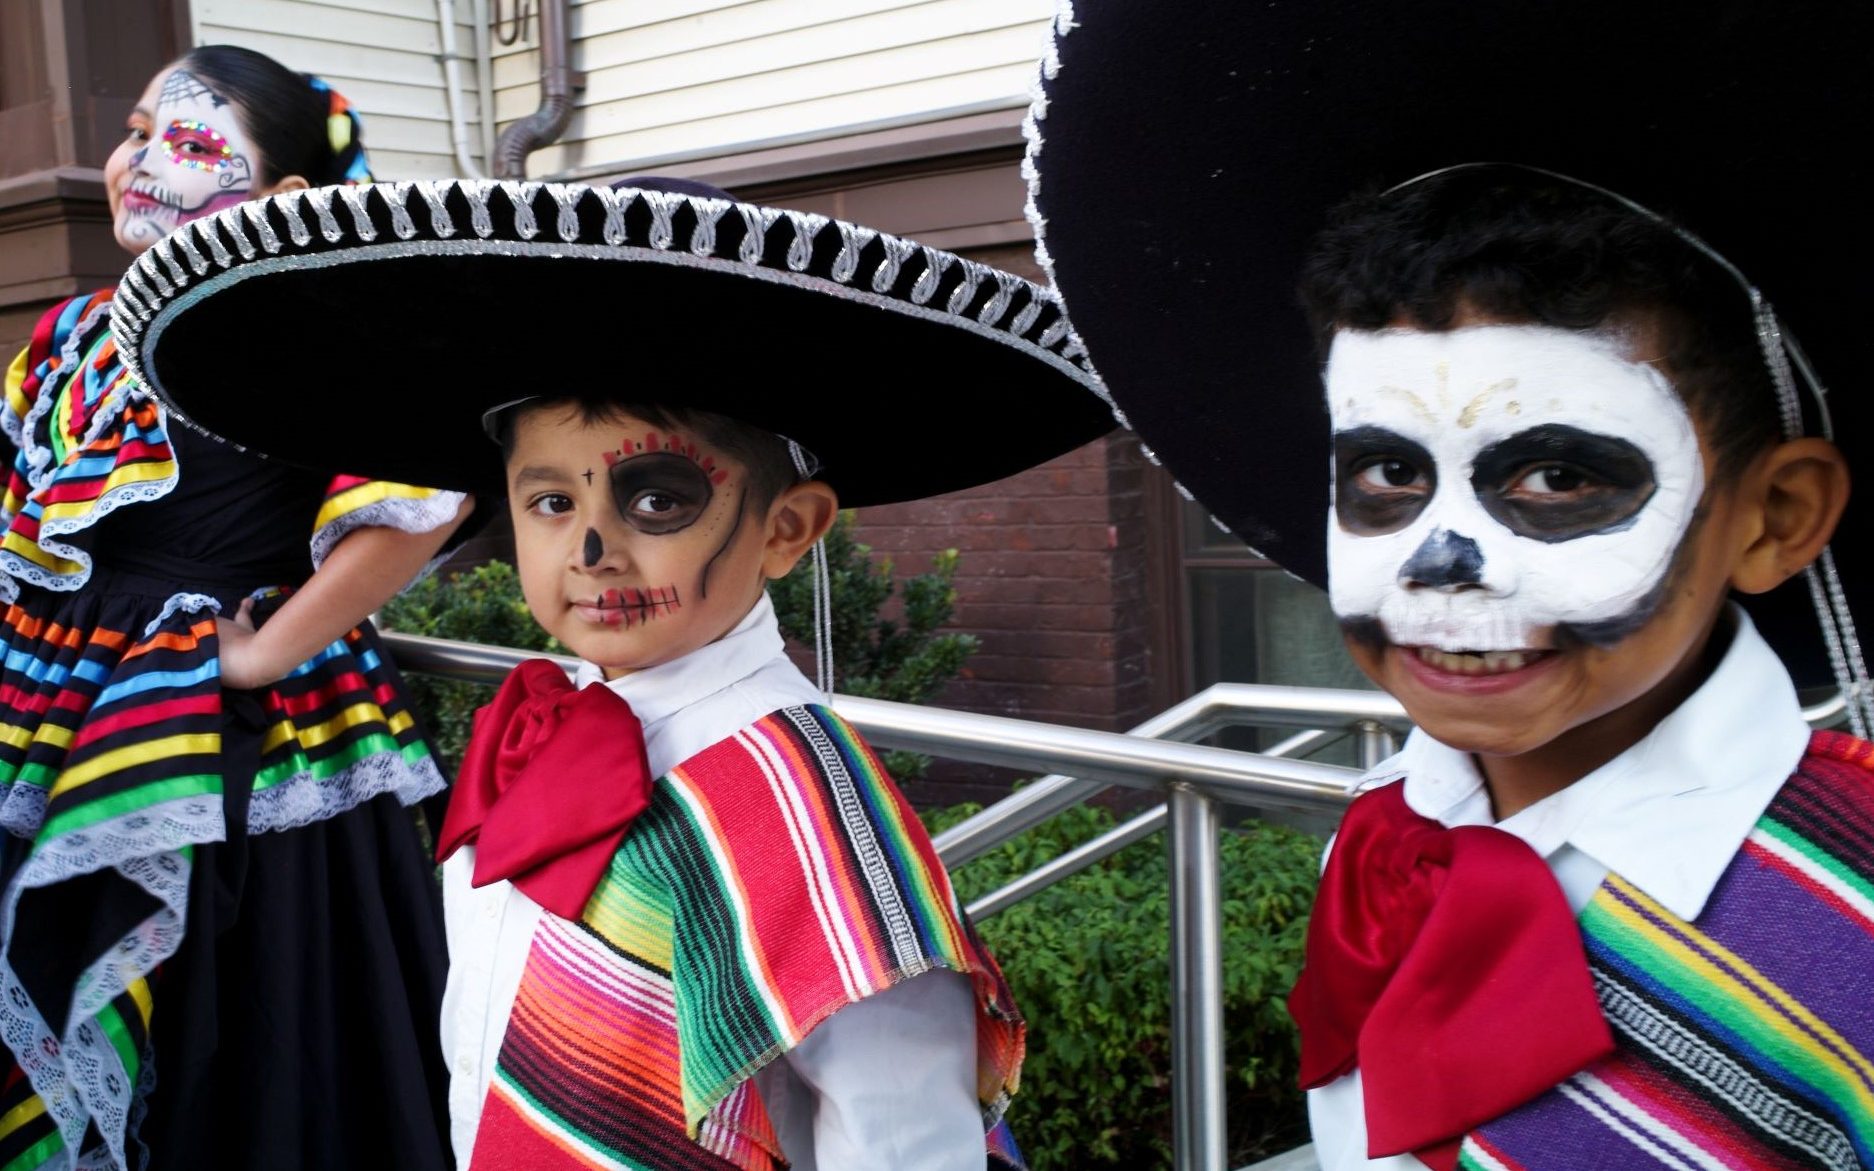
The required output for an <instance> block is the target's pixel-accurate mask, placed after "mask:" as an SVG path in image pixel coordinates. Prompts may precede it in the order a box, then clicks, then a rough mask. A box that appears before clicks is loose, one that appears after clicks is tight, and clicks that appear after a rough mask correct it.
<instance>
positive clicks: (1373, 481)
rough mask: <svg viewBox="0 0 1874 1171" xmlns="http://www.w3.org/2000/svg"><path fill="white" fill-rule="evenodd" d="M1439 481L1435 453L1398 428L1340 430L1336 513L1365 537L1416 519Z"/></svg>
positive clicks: (1349, 529)
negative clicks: (1400, 432)
mask: <svg viewBox="0 0 1874 1171" xmlns="http://www.w3.org/2000/svg"><path fill="white" fill-rule="evenodd" d="M1437 486H1438V478H1437V470H1436V468H1435V466H1434V465H1433V463H1432V457H1431V453H1430V452H1429V451H1426V450H1425V448H1424V447H1423V446H1421V445H1420V444H1417V443H1414V442H1413V441H1412V440H1410V439H1407V438H1406V437H1405V436H1403V435H1401V434H1399V433H1398V432H1396V431H1389V430H1387V429H1386V428H1384V427H1354V428H1351V429H1349V430H1346V431H1337V432H1335V433H1334V516H1335V518H1336V519H1337V520H1339V522H1340V527H1341V528H1343V529H1345V530H1346V531H1347V532H1349V533H1352V534H1354V535H1355V536H1361V537H1377V536H1382V535H1384V534H1386V533H1393V532H1398V531H1399V530H1400V529H1402V528H1405V527H1406V526H1407V525H1409V524H1411V523H1412V522H1413V520H1414V519H1416V518H1417V517H1418V514H1419V513H1421V512H1423V511H1424V510H1425V505H1426V503H1427V502H1428V501H1430V500H1431V498H1432V492H1433V490H1434V489H1436V488H1437Z"/></svg>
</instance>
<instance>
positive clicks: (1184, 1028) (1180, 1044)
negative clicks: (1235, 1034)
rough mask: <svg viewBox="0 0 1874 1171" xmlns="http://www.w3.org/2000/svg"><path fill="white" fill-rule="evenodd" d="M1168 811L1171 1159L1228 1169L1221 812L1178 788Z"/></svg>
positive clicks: (1209, 1170)
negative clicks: (1219, 872)
mask: <svg viewBox="0 0 1874 1171" xmlns="http://www.w3.org/2000/svg"><path fill="white" fill-rule="evenodd" d="M1170 806H1171V814H1170V818H1171V833H1170V835H1169V838H1168V842H1169V850H1170V866H1171V1060H1172V1074H1171V1113H1172V1161H1173V1164H1174V1166H1175V1167H1176V1168H1177V1171H1227V1169H1226V1168H1225V1166H1224V1159H1225V1152H1224V1096H1223V904H1222V899H1221V893H1220V890H1219V882H1218V878H1217V826H1218V819H1217V806H1216V802H1215V801H1213V800H1212V799H1211V798H1210V797H1209V796H1207V795H1205V794H1204V793H1202V792H1200V791H1199V790H1197V789H1194V788H1192V787H1191V786H1189V785H1186V784H1183V783H1176V782H1174V783H1173V784H1172V785H1171V786H1170Z"/></svg>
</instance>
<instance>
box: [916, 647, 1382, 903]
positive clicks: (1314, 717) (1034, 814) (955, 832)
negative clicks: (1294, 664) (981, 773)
mask: <svg viewBox="0 0 1874 1171" xmlns="http://www.w3.org/2000/svg"><path fill="white" fill-rule="evenodd" d="M1244 724H1256V725H1258V726H1264V725H1269V726H1286V727H1300V728H1308V729H1313V728H1317V727H1319V726H1321V725H1323V724H1332V725H1343V726H1344V725H1347V724H1357V725H1360V726H1361V728H1362V730H1363V731H1364V730H1367V729H1373V730H1376V731H1379V732H1383V733H1392V732H1396V731H1402V730H1404V729H1405V728H1406V727H1408V726H1409V725H1408V723H1407V720H1406V715H1405V709H1404V708H1403V707H1401V706H1400V705H1399V701H1398V700H1396V699H1393V698H1392V697H1391V696H1389V695H1387V694H1385V693H1384V692H1379V691H1353V690H1335V689H1331V688H1305V687H1282V686H1276V685H1271V684H1262V683H1214V684H1212V685H1211V686H1209V687H1207V688H1205V689H1204V690H1202V691H1200V692H1198V693H1197V694H1196V695H1193V696H1191V697H1190V698H1189V699H1186V700H1184V701H1183V702H1181V703H1177V704H1173V705H1172V706H1171V707H1168V708H1166V709H1165V710H1164V711H1162V712H1160V713H1158V714H1157V715H1155V716H1153V717H1152V718H1151V719H1149V720H1146V721H1145V722H1144V723H1142V724H1139V725H1138V726H1137V727H1135V728H1133V729H1132V730H1131V731H1129V732H1127V733H1126V735H1128V736H1139V737H1147V738H1151V739H1156V740H1177V741H1189V740H1202V739H1203V738H1204V737H1206V736H1209V735H1211V734H1212V733H1214V732H1218V731H1220V730H1222V729H1224V728H1227V727H1234V726H1241V725H1244ZM1106 788H1107V786H1106V785H1104V784H1102V783H1100V782H1099V781H1097V780H1093V779H1091V778H1076V777H1070V776H1061V775H1059V774H1055V775H1050V776H1045V777H1042V778H1041V779H1040V780H1037V781H1034V782H1032V783H1030V784H1028V785H1024V786H1023V787H1022V788H1020V789H1018V790H1016V791H1015V792H1014V793H1012V794H1010V795H1009V796H1007V797H1005V798H1003V799H1002V800H1001V801H998V802H996V803H995V804H994V805H991V806H989V807H988V808H987V809H984V810H983V811H982V812H980V813H977V814H975V815H973V816H971V817H969V818H966V819H965V820H963V821H960V822H958V823H957V824H956V825H953V826H951V827H950V828H949V829H947V830H945V831H944V832H943V833H940V834H938V835H937V837H936V839H935V841H936V844H937V853H938V855H939V856H940V857H942V858H943V860H944V862H946V863H947V864H949V865H951V866H956V865H960V864H961V863H964V862H967V861H969V860H970V859H971V858H974V857H976V856H977V855H979V854H981V853H983V852H984V851H986V850H992V849H994V848H995V847H997V846H999V845H1001V844H1002V843H1003V842H1006V841H1008V840H1009V839H1010V838H1013V837H1015V836H1016V835H1018V834H1020V833H1022V832H1023V831H1025V830H1029V829H1032V828H1034V827H1035V826H1037V825H1040V824H1041V823H1042V822H1044V821H1047V820H1048V819H1049V818H1051V817H1053V816H1054V815H1055V814H1057V813H1060V812H1062V811H1064V810H1067V809H1071V808H1073V807H1074V806H1076V805H1079V804H1080V803H1081V802H1083V801H1085V800H1087V799H1088V798H1089V797H1092V796H1094V795H1096V794H1098V793H1100V792H1102V791H1104V790H1105V789H1106Z"/></svg>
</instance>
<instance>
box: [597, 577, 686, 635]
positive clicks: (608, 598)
mask: <svg viewBox="0 0 1874 1171" xmlns="http://www.w3.org/2000/svg"><path fill="white" fill-rule="evenodd" d="M580 609H581V610H582V611H587V612H589V617H590V618H591V620H592V621H595V622H598V623H599V624H600V625H603V626H620V627H624V628H626V629H630V628H631V627H634V626H642V625H644V624H645V623H646V622H649V621H651V620H652V619H654V618H661V617H664V616H665V615H667V614H672V613H675V612H676V611H678V610H681V609H683V599H682V597H681V596H680V595H679V594H678V593H677V587H676V586H674V585H672V586H664V587H663V588H661V589H652V590H641V589H634V588H632V587H630V586H625V587H621V588H616V589H609V590H605V591H603V592H601V593H600V594H599V596H598V597H597V598H595V599H594V600H592V601H591V602H583V603H581V604H580Z"/></svg>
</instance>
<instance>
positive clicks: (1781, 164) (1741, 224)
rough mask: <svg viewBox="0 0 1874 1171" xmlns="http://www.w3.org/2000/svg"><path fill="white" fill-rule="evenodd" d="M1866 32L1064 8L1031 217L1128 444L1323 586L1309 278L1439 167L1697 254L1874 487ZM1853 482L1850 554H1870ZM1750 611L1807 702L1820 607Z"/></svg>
mask: <svg viewBox="0 0 1874 1171" xmlns="http://www.w3.org/2000/svg"><path fill="white" fill-rule="evenodd" d="M1870 34H1874V8H1870V7H1869V6H1867V5H1864V4H1843V3H1839V2H1835V0H1793V2H1792V3H1787V4H1765V3H1762V2H1761V0H1717V2H1714V3H1701V4H1694V3H1687V2H1680V3H1658V2H1644V0H1643V2H1638V3H1636V2H1634V0H1530V2H1527V3H1521V4H1487V3H1477V2H1476V0H1418V2H1416V3H1412V4H1399V3H1388V2H1385V0H1269V2H1267V3H1265V2H1262V0H1258V2H1257V3H1253V4H1246V3H1235V2H1232V0H1153V2H1152V3H1150V4H1141V3H1136V2H1132V0H1074V2H1073V3H1071V4H1068V3H1066V2H1063V5H1062V11H1061V14H1060V16H1059V18H1058V19H1057V21H1056V24H1055V36H1054V43H1053V46H1052V48H1051V50H1050V52H1049V56H1048V58H1047V60H1046V61H1045V62H1044V64H1043V68H1042V79H1041V84H1040V89H1039V92H1038V95H1037V98H1036V102H1035V105H1034V109H1033V111H1032V117H1031V119H1030V125H1029V160H1028V171H1029V175H1030V180H1031V192H1030V194H1031V207H1030V215H1031V217H1032V218H1033V220H1034V222H1035V225H1036V230H1037V235H1038V237H1039V238H1040V240H1041V243H1042V253H1041V255H1042V259H1043V263H1044V264H1046V265H1048V266H1049V269H1050V272H1051V273H1052V275H1053V277H1054V279H1055V283H1056V287H1057V288H1058V289H1059V291H1060V293H1061V295H1062V297H1063V300H1064V302H1065V304H1066V305H1067V307H1068V309H1069V311H1070V312H1071V314H1072V316H1073V322H1074V327H1075V329H1076V330H1077V332H1078V333H1079V335H1080V336H1081V337H1082V338H1083V340H1084V342H1085V344H1086V346H1087V348H1088V350H1089V353H1090V356H1091V358H1092V360H1093V362H1094V363H1095V365H1096V366H1097V368H1098V370H1099V373H1100V375H1101V377H1102V379H1103V381H1104V385H1105V387H1106V390H1107V392H1108V393H1109V395H1110V397H1111V398H1112V400H1113V401H1114V402H1115V404H1116V406H1117V408H1118V410H1119V412H1120V416H1121V421H1122V422H1125V423H1127V425H1129V426H1131V427H1132V428H1133V429H1135V430H1136V431H1137V432H1138V433H1139V434H1140V436H1141V438H1142V439H1143V441H1144V442H1145V444H1146V445H1147V446H1148V448H1149V449H1150V450H1152V451H1153V452H1154V453H1155V456H1156V458H1158V459H1159V460H1161V461H1162V462H1163V463H1164V464H1165V465H1167V466H1168V467H1169V468H1170V469H1171V470H1172V471H1173V473H1174V474H1175V475H1176V476H1177V478H1178V480H1179V481H1180V483H1181V484H1182V486H1183V487H1184V488H1185V489H1186V490H1187V491H1188V492H1190V493H1191V494H1193V495H1194V496H1195V497H1196V498H1197V500H1198V501H1199V502H1200V503H1201V504H1202V505H1203V506H1204V507H1205V508H1207V509H1208V510H1209V511H1210V512H1211V514H1212V515H1213V516H1214V517H1215V518H1216V519H1217V520H1218V521H1219V522H1220V523H1221V524H1223V525H1224V526H1225V527H1227V528H1229V529H1230V530H1231V531H1232V532H1234V533H1236V534H1237V535H1238V536H1239V537H1241V538H1242V539H1243V540H1244V541H1246V542H1247V543H1248V544H1249V545H1251V546H1252V547H1254V548H1255V549H1257V550H1258V551H1259V552H1261V553H1262V554H1263V555H1265V556H1267V557H1269V558H1271V559H1273V560H1275V561H1276V562H1278V563H1280V564H1281V565H1283V566H1284V567H1285V568H1287V569H1288V570H1290V571H1291V572H1293V573H1295V574H1296V575H1298V576H1300V577H1302V578H1305V579H1307V580H1309V581H1312V582H1315V583H1316V584H1320V583H1322V582H1323V580H1324V579H1325V575H1326V554H1325V546H1326V524H1327V517H1328V476H1327V474H1326V472H1327V469H1328V460H1329V455H1328V453H1329V446H1328V421H1327V412H1326V408H1325V405H1324V403H1323V401H1322V393H1321V383H1320V377H1319V370H1318V367H1317V364H1316V359H1315V356H1314V344H1313V338H1312V336H1311V334H1310V331H1309V327H1308V324H1307V321H1306V320H1305V318H1304V316H1303V313H1302V310H1301V308H1300V304H1299V301H1298V298H1297V295H1296V289H1297V286H1298V283H1299V279H1300V275H1301V268H1302V264H1303V259H1304V256H1305V255H1306V253H1307V250H1308V248H1309V245H1310V243H1311V241H1312V240H1313V238H1314V237H1315V236H1316V235H1317V233H1318V232H1319V231H1320V230H1321V229H1322V228H1323V226H1325V224H1326V222H1327V218H1328V213H1329V212H1330V210H1331V209H1333V208H1334V207H1335V206H1336V205H1338V204H1340V203H1342V202H1343V201H1344V200H1346V199H1347V198H1348V197H1350V196H1353V195H1356V194H1359V193H1361V192H1370V191H1378V190H1384V189H1386V188H1390V187H1392V186H1394V185H1397V184H1400V183H1404V182H1407V181H1409V180H1412V179H1414V178H1415V177H1418V176H1421V175H1424V174H1426V173H1427V172H1431V171H1435V170H1438V169H1441V168H1445V167H1451V166H1456V165H1461V164H1467V163H1480V162H1489V163H1508V164H1521V165H1524V166H1529V167H1536V168H1541V169H1543V170H1545V171H1549V172H1556V173H1559V174H1561V175H1564V176H1568V177H1572V178H1574V179H1577V180H1580V181H1583V182H1585V183H1588V184H1592V185H1594V186H1596V187H1599V188H1603V189H1605V190H1607V191H1610V192H1616V193H1618V194H1619V196H1621V197H1624V199H1626V200H1631V201H1633V202H1635V203H1637V204H1639V205H1641V206H1643V207H1645V208H1648V209H1652V210H1653V211H1656V212H1658V213H1662V214H1664V215H1666V216H1668V217H1670V218H1671V219H1672V220H1673V221H1674V222H1676V223H1677V224H1680V225H1682V226H1683V227H1684V228H1686V229H1688V230H1689V231H1691V232H1693V233H1696V234H1697V235H1698V236H1699V237H1701V238H1702V239H1704V240H1705V241H1706V242H1708V244H1709V245H1710V246H1711V247H1712V248H1714V249H1716V250H1717V252H1719V253H1721V254H1722V255H1723V256H1724V257H1725V258H1727V259H1728V260H1729V261H1730V262H1731V263H1733V264H1734V265H1735V266H1736V267H1737V268H1738V269H1739V270H1741V271H1742V272H1743V273H1744V274H1747V276H1748V278H1749V280H1750V281H1752V282H1754V283H1755V284H1756V286H1757V287H1758V288H1760V289H1761V290H1762V291H1763V294H1764V295H1765V296H1766V297H1767V298H1768V300H1769V301H1770V302H1771V303H1772V304H1774V306H1775V310H1776V314H1777V316H1778V317H1779V318H1780V319H1781V321H1782V323H1783V324H1784V326H1785V327H1786V328H1787V329H1788V330H1789V331H1790V332H1792V333H1793V334H1794V335H1795V336H1796V337H1799V338H1800V339H1801V342H1802V345H1803V346H1804V347H1805V348H1806V350H1807V352H1808V356H1809V358H1810V359H1812V360H1813V365H1814V368H1815V370H1816V371H1817V373H1818V375H1819V377H1820V380H1821V382H1822V383H1823V384H1824V385H1826V386H1829V387H1831V388H1833V390H1834V391H1835V393H1834V394H1831V395H1830V396H1828V403H1829V407H1830V412H1831V414H1832V415H1833V418H1834V433H1835V435H1836V436H1837V437H1839V438H1840V439H1841V440H1842V446H1843V447H1844V449H1845V450H1846V451H1847V453H1848V455H1849V457H1850V459H1851V460H1852V461H1854V462H1855V463H1856V464H1857V466H1860V467H1868V466H1869V460H1868V458H1867V449H1868V447H1869V445H1870V444H1871V443H1874V436H1871V435H1869V434H1868V432H1867V430H1866V427H1867V425H1868V424H1869V423H1870V422H1874V420H1871V419H1870V412H1869V411H1868V410H1867V394H1866V391H1865V388H1864V386H1863V383H1864V382H1865V381H1866V379H1867V377H1868V373H1869V369H1870V363H1869V361H1868V359H1867V356H1866V353H1867V351H1866V348H1865V345H1864V343H1863V342H1861V341H1859V340H1857V339H1858V338H1859V337H1860V336H1861V335H1863V334H1864V333H1865V332H1866V331H1867V330H1868V328H1869V325H1868V314H1869V312H1870V310H1874V297H1871V296H1870V295H1869V292H1868V285H1867V283H1866V281H1865V278H1864V276H1863V274H1864V273H1866V272H1868V271H1870V264H1871V263H1874V246H1871V245H1870V235H1869V232H1868V231H1867V228H1866V223H1865V221H1866V214H1867V213H1866V211H1865V209H1864V205H1865V203H1866V196H1865V193H1864V191H1863V188H1862V187H1861V185H1860V184H1859V183H1858V181H1854V180H1852V179H1851V178H1850V176H1851V175H1852V165H1851V161H1852V159H1853V158H1854V157H1855V148H1854V147H1853V146H1852V145H1851V144H1852V143H1854V142H1857V141H1859V135H1860V134H1861V133H1862V132H1864V128H1865V127H1866V126H1867V125H1868V117H1867V115H1868V114H1869V112H1870V103H1869V100H1868V97H1869V87H1868V83H1867V80H1866V78H1867V68H1866V52H1867V45H1868V44H1869V43H1870ZM1861 483H1862V485H1863V487H1862V491H1861V495H1860V498H1859V500H1858V502H1857V503H1856V504H1854V505H1852V506H1851V512H1850V516H1849V518H1848V519H1847V521H1845V523H1844V527H1843V529H1842V530H1841V532H1842V536H1841V537H1838V539H1837V546H1838V547H1848V546H1849V545H1850V543H1851V542H1852V541H1853V540H1854V538H1855V537H1856V536H1858V535H1860V534H1864V533H1867V532H1869V531H1870V530H1869V528H1868V526H1867V518H1868V517H1869V515H1870V509H1871V508H1874V492H1870V491H1868V485H1870V484H1874V475H1871V476H1867V477H1864V478H1863V479H1862V481H1861ZM1845 576H1847V577H1848V578H1849V579H1850V585H1851V586H1852V585H1853V584H1854V582H1855V581H1856V580H1858V581H1860V582H1862V583H1865V582H1866V581H1868V580H1869V579H1870V577H1874V575H1871V574H1869V573H1867V572H1865V571H1861V572H1857V569H1856V567H1854V566H1849V567H1847V570H1846V573H1845ZM1862 596H1865V591H1862ZM1757 601H1758V602H1759V603H1760V604H1757V605H1755V606H1754V607H1753V608H1754V610H1755V612H1756V613H1758V615H1759V617H1760V621H1761V622H1762V624H1763V625H1764V627H1765V629H1766V633H1769V634H1770V635H1771V636H1772V639H1773V641H1776V642H1778V643H1779V649H1781V650H1783V651H1784V652H1785V654H1786V658H1789V659H1790V661H1791V662H1792V665H1793V666H1796V667H1797V671H1798V675H1799V679H1800V680H1801V681H1802V682H1804V683H1807V684H1813V683H1819V682H1823V681H1826V680H1827V679H1828V678H1829V677H1830V672H1829V671H1828V667H1827V663H1826V660H1824V659H1823V658H1822V657H1821V655H1820V645H1819V644H1820V640H1819V639H1818V638H1817V637H1816V634H1815V630H1816V624H1815V619H1814V616H1813V614H1812V613H1811V611H1810V607H1809V594H1808V590H1807V587H1806V586H1804V585H1803V583H1802V582H1801V581H1800V580H1799V581H1797V582H1795V583H1793V584H1792V585H1791V586H1787V587H1784V588H1783V589H1780V590H1778V591H1776V593H1775V594H1772V595H1770V596H1768V597H1767V598H1765V599H1759V600H1757ZM1859 612H1860V613H1862V614H1867V613H1870V612H1871V611H1870V610H1869V609H1867V607H1865V606H1863V607H1860V608H1859Z"/></svg>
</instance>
